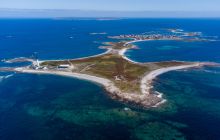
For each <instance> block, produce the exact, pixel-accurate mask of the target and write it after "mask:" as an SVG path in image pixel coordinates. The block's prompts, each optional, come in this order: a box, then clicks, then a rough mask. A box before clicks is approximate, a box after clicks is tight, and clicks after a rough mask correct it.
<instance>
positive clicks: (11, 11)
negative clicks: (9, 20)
mask: <svg viewBox="0 0 220 140" xmlns="http://www.w3.org/2000/svg"><path fill="white" fill-rule="evenodd" d="M42 9H43V10H42ZM34 10H35V11H34ZM48 10H49V11H48ZM32 16H33V17H42V16H43V17H44V16H45V17H55V16H57V17H71V16H73V17H76V16H79V17H84V16H88V17H94V16H100V17H109V16H111V17H117V16H121V17H220V0H0V17H32Z"/></svg>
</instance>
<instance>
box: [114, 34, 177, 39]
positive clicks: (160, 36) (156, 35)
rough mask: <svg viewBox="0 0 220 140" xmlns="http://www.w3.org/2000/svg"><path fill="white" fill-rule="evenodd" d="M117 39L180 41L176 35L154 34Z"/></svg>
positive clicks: (122, 36)
mask: <svg viewBox="0 0 220 140" xmlns="http://www.w3.org/2000/svg"><path fill="white" fill-rule="evenodd" d="M114 38H117V39H128V38H131V39H135V40H159V39H180V37H178V36H176V35H162V34H152V35H134V34H131V35H119V36H115V37H114Z"/></svg>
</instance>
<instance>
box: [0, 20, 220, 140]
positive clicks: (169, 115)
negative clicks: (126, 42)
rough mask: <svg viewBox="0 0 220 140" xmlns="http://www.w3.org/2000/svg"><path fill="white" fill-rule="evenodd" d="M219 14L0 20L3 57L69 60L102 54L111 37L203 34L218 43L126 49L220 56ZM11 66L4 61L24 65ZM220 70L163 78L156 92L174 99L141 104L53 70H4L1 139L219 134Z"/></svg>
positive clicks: (164, 56) (138, 56)
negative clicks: (178, 32) (177, 31)
mask: <svg viewBox="0 0 220 140" xmlns="http://www.w3.org/2000/svg"><path fill="white" fill-rule="evenodd" d="M219 25H220V19H118V20H96V19H80V18H78V19H0V60H4V59H11V58H17V57H30V56H32V55H33V54H37V56H38V58H39V59H40V60H53V59H70V58H79V57H85V56H90V55H95V54H99V53H102V52H104V51H105V50H103V49H99V46H101V45H102V43H103V42H110V41H116V40H114V39H109V38H108V36H115V35H121V34H143V33H157V32H165V31H166V30H167V29H170V28H178V29H183V30H185V31H187V32H202V36H203V37H205V38H214V39H215V40H216V41H208V42H183V41H147V42H138V43H135V45H136V46H137V47H138V49H134V50H129V51H128V52H126V55H127V56H128V57H129V58H130V59H132V60H135V61H138V62H156V61H172V60H180V61H202V62H203V61H205V62H217V63H219V62H220V41H218V39H219V38H220V26H219ZM27 64H28V63H15V64H5V63H3V62H0V67H4V66H13V67H16V66H23V65H27ZM219 83H220V68H219V67H205V68H202V69H191V70H179V71H173V72H169V73H166V74H163V75H161V76H159V77H158V78H157V79H156V80H155V82H154V88H155V90H157V91H159V92H161V93H163V94H164V98H166V99H167V100H168V102H167V103H166V104H164V105H163V106H161V107H159V108H152V109H143V108H141V107H138V106H132V105H130V104H125V103H122V102H119V101H115V100H112V99H111V98H110V97H109V96H108V93H107V92H106V91H105V90H104V89H103V88H102V87H101V86H100V85H97V84H95V83H91V82H88V81H83V80H79V79H74V78H68V77H60V76H54V75H37V74H36V75H34V74H21V73H13V72H0V139H1V140H39V139H40V140H60V139H63V140H69V139H73V140H110V139H111V140H112V139H114V140H124V139H126V140H157V139H158V140H159V139H160V140H161V139H162V140H171V139H175V140H178V139H179V140H183V139H189V140H207V139H209V140H218V139H219V137H220V134H219V129H220V84H219Z"/></svg>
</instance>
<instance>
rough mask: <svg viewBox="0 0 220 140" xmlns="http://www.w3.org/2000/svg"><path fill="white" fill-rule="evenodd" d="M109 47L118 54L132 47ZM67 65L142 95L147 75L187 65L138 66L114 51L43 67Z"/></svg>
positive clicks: (48, 64) (123, 45)
mask: <svg viewBox="0 0 220 140" xmlns="http://www.w3.org/2000/svg"><path fill="white" fill-rule="evenodd" d="M109 45H112V49H113V50H115V51H116V52H117V51H118V50H120V49H123V48H124V47H130V48H131V47H132V46H130V45H125V42H118V43H109ZM65 64H69V65H72V66H74V68H72V69H71V71H72V72H78V73H83V74H89V75H95V76H98V77H103V78H107V79H109V80H111V81H113V82H114V83H115V85H116V86H117V87H119V88H120V89H121V90H122V91H124V92H130V93H140V80H141V78H142V77H143V76H144V75H145V74H147V73H149V72H151V71H152V70H156V69H159V68H162V67H170V66H178V65H183V64H186V63H185V62H176V61H171V62H157V63H145V64H136V63H132V62H130V61H127V60H125V59H124V58H123V57H122V56H120V55H119V54H118V53H115V52H114V51H113V53H108V54H105V55H102V56H97V57H90V58H85V59H78V60H63V61H46V62H43V63H42V64H41V65H42V66H47V67H51V68H53V67H54V68H56V67H57V66H59V65H65Z"/></svg>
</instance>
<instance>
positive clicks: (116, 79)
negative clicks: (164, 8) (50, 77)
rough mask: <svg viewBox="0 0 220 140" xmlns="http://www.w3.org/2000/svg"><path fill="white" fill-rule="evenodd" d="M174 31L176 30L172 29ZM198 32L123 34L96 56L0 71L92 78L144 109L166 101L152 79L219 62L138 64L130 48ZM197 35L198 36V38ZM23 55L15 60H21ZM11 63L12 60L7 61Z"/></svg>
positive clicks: (120, 98)
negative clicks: (142, 42)
mask: <svg viewBox="0 0 220 140" xmlns="http://www.w3.org/2000/svg"><path fill="white" fill-rule="evenodd" d="M172 31H173V30H172ZM197 35H198V34H192V33H191V34H190V35H189V36H190V37H188V38H185V36H184V37H183V36H177V35H120V36H113V37H110V38H113V39H118V40H119V41H116V42H107V43H104V46H101V47H100V48H101V49H107V51H106V52H104V53H102V54H98V55H95V56H90V57H84V58H78V59H67V60H48V61H47V60H45V61H39V60H32V59H27V61H30V62H32V65H29V66H26V67H18V68H1V69H0V70H2V71H3V70H7V71H15V72H21V73H37V74H55V75H61V76H68V77H75V78H79V79H84V80H89V81H92V82H95V83H98V84H100V85H102V86H103V87H104V88H105V90H106V91H107V93H108V94H109V96H110V97H111V98H113V99H116V100H118V101H123V102H126V103H131V104H134V105H139V106H141V107H144V108H150V107H158V106H161V105H162V104H164V103H165V102H166V101H167V100H166V99H165V98H163V94H162V93H159V92H157V91H155V90H154V88H153V82H154V80H155V78H156V77H157V76H158V75H161V74H163V73H166V72H169V71H173V70H180V69H189V68H200V67H203V66H207V65H208V66H212V65H216V64H215V63H210V62H183V61H165V62H148V63H139V62H135V61H133V60H130V59H129V58H127V57H126V56H125V55H124V54H125V52H126V51H127V50H128V49H135V48H136V46H135V45H133V43H134V42H139V41H149V40H184V41H185V40H187V39H188V40H190V41H192V40H193V41H198V40H200V41H203V40H205V39H198V38H197ZM195 36H196V37H195ZM21 60H24V58H20V59H17V60H16V59H13V60H12V61H13V62H14V61H21ZM6 62H10V60H8V61H6Z"/></svg>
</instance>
